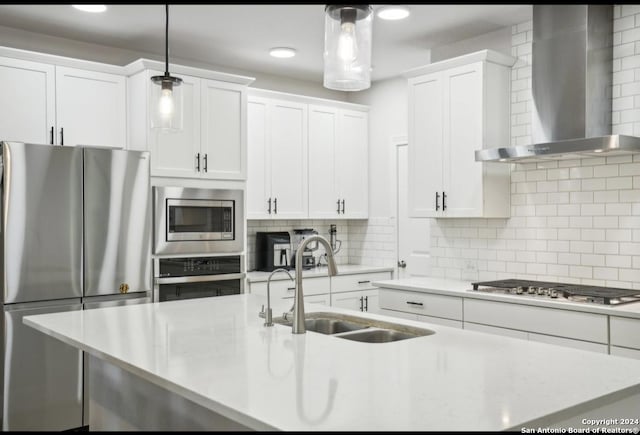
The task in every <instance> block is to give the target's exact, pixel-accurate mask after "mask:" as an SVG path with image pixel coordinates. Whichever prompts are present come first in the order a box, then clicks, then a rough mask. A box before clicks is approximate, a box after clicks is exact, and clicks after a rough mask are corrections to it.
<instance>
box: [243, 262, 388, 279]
mask: <svg viewBox="0 0 640 435" xmlns="http://www.w3.org/2000/svg"><path fill="white" fill-rule="evenodd" d="M289 272H290V273H291V275H293V274H294V272H295V271H293V270H291V271H289ZM375 272H393V267H384V266H368V265H366V264H338V275H357V274H360V273H375ZM269 275H271V272H260V271H253V272H247V280H248V281H249V282H267V279H269ZM322 276H327V266H320V267H314V268H313V269H308V270H303V271H302V277H303V278H317V277H322ZM282 279H289V277H287V275H286V274H285V273H277V274H275V275H273V278H271V280H272V281H279V280H282Z"/></svg>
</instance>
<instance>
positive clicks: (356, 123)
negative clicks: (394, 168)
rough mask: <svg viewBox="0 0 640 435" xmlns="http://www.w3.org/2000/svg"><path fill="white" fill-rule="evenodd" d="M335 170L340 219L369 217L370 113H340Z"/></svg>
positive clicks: (347, 111)
mask: <svg viewBox="0 0 640 435" xmlns="http://www.w3.org/2000/svg"><path fill="white" fill-rule="evenodd" d="M338 125H339V132H340V135H339V141H338V151H337V152H336V168H337V180H338V191H339V195H340V196H339V199H340V204H341V210H342V211H341V216H342V217H346V218H367V217H368V216H369V178H368V167H369V157H368V143H369V139H368V114H367V113H366V112H359V111H355V110H340V118H339V124H338Z"/></svg>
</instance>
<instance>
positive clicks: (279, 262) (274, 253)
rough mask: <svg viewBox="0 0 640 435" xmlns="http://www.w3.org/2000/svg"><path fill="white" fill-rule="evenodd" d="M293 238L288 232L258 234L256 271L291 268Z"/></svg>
mask: <svg viewBox="0 0 640 435" xmlns="http://www.w3.org/2000/svg"><path fill="white" fill-rule="evenodd" d="M291 255H292V251H291V236H290V235H289V233H288V232H286V231H278V232H257V233H256V270H260V271H263V272H273V271H274V270H276V269H279V268H284V269H290V268H291Z"/></svg>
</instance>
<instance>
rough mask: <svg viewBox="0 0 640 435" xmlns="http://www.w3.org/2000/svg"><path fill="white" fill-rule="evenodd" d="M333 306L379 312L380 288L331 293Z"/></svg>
mask: <svg viewBox="0 0 640 435" xmlns="http://www.w3.org/2000/svg"><path fill="white" fill-rule="evenodd" d="M331 306H332V307H338V308H346V309H348V310H356V311H363V312H364V311H366V312H369V313H377V312H379V310H380V304H379V303H378V290H360V291H355V292H343V293H333V292H332V294H331Z"/></svg>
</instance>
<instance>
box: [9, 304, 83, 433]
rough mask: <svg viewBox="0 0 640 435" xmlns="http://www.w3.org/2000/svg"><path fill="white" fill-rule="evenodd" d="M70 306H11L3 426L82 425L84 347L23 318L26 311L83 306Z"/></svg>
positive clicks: (48, 427) (58, 427)
mask: <svg viewBox="0 0 640 435" xmlns="http://www.w3.org/2000/svg"><path fill="white" fill-rule="evenodd" d="M65 302H66V303H68V305H53V306H52V305H51V303H50V302H49V303H44V304H37V303H36V304H17V305H14V306H11V305H5V309H4V311H3V312H2V315H3V322H2V327H3V328H4V335H3V337H4V391H3V393H4V394H3V398H4V401H3V420H2V429H3V430H5V431H19V430H28V431H59V430H65V429H74V428H78V427H80V426H82V394H83V391H82V352H81V351H80V350H78V349H76V348H74V347H72V346H69V345H68V344H65V343H62V342H61V341H60V340H57V339H55V338H53V337H50V336H48V335H45V334H43V333H42V332H40V331H37V330H36V329H34V328H32V327H30V326H27V325H25V324H23V323H22V319H23V318H24V317H25V316H31V315H37V314H49V313H60V312H67V311H77V310H80V309H81V307H82V305H81V304H80V299H79V298H78V299H75V300H67V301H65Z"/></svg>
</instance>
